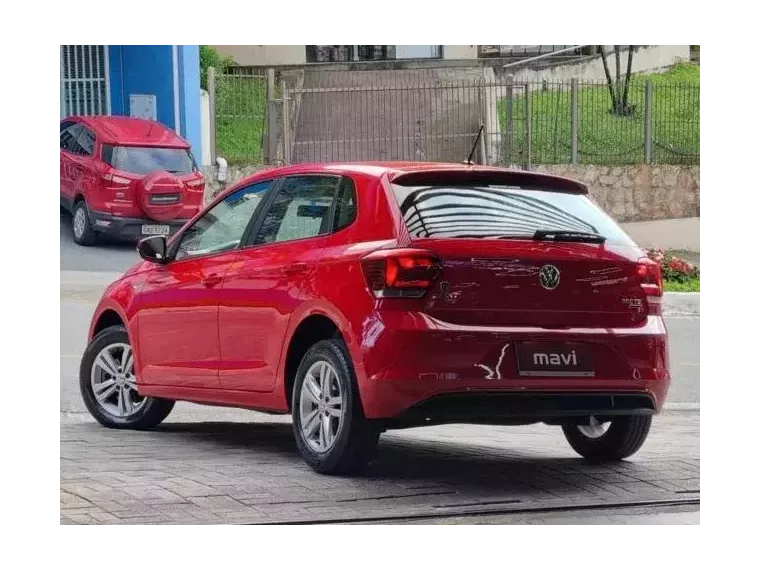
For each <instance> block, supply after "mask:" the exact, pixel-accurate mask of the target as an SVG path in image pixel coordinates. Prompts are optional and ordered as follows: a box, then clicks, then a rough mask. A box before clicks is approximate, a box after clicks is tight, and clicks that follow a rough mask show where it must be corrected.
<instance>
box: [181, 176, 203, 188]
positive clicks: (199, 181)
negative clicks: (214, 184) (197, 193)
mask: <svg viewBox="0 0 760 570" xmlns="http://www.w3.org/2000/svg"><path fill="white" fill-rule="evenodd" d="M205 183H206V179H205V178H203V177H202V176H201V177H200V178H193V179H192V180H188V181H186V182H185V185H186V186H187V187H188V188H199V187H201V186H203V185H204V184H205Z"/></svg>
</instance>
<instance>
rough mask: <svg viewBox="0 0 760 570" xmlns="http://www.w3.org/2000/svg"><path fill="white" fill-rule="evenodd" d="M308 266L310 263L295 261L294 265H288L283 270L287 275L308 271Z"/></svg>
mask: <svg viewBox="0 0 760 570" xmlns="http://www.w3.org/2000/svg"><path fill="white" fill-rule="evenodd" d="M307 267H308V265H306V264H305V263H294V264H292V265H288V266H287V267H285V268H284V269H283V272H284V273H285V274H286V275H294V274H296V273H303V272H304V271H306V268H307Z"/></svg>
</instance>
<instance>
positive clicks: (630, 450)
mask: <svg viewBox="0 0 760 570" xmlns="http://www.w3.org/2000/svg"><path fill="white" fill-rule="evenodd" d="M593 422H594V420H593V418H591V420H590V422H589V425H588V426H586V425H583V424H580V425H579V424H576V423H572V424H565V425H563V426H562V431H563V432H564V433H565V437H566V438H567V442H568V443H569V444H570V447H572V448H573V449H574V450H575V451H576V452H577V453H578V454H579V455H581V456H582V457H584V458H586V459H588V460H590V461H600V462H601V461H620V460H622V459H625V458H626V457H630V456H631V455H633V454H634V453H636V452H637V451H638V450H639V449H640V448H641V446H642V445H644V441H646V438H647V435H649V428H650V427H651V425H652V416H645V415H634V416H617V417H614V418H612V419H611V421H610V422H609V427H607V429H606V431H604V432H603V433H601V432H600V433H599V435H594V432H593V431H590V428H591V426H592V424H593ZM597 425H598V424H597Z"/></svg>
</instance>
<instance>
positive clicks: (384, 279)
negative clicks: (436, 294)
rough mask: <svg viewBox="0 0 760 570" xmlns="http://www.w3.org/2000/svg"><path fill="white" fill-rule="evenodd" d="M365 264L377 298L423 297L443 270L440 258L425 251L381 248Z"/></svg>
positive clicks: (365, 271) (367, 278)
mask: <svg viewBox="0 0 760 570" xmlns="http://www.w3.org/2000/svg"><path fill="white" fill-rule="evenodd" d="M361 263H362V271H363V272H364V278H365V279H366V280H367V286H368V287H369V289H370V291H372V294H373V295H374V296H375V297H377V298H388V297H397V298H398V297H402V298H413V299H419V298H420V297H422V296H424V295H425V293H427V291H428V290H429V289H430V288H431V287H432V286H433V284H434V283H435V280H436V278H437V277H438V275H439V274H440V272H441V263H440V261H439V260H438V258H437V257H436V256H435V255H434V254H432V253H430V252H428V251H424V250H404V249H397V250H381V251H377V252H374V253H371V254H370V255H368V256H367V257H365V258H364V259H362V262H361Z"/></svg>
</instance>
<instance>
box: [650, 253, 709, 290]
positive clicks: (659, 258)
mask: <svg viewBox="0 0 760 570" xmlns="http://www.w3.org/2000/svg"><path fill="white" fill-rule="evenodd" d="M647 256H648V257H649V259H651V260H652V261H656V262H657V263H659V264H660V270H661V271H662V278H663V279H664V280H665V281H676V282H678V283H686V282H687V281H690V280H691V279H699V268H698V267H696V266H694V265H692V264H691V263H689V262H688V261H686V260H685V259H681V258H680V257H676V256H675V255H671V254H669V253H666V252H665V251H663V250H662V249H650V250H648V251H647Z"/></svg>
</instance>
